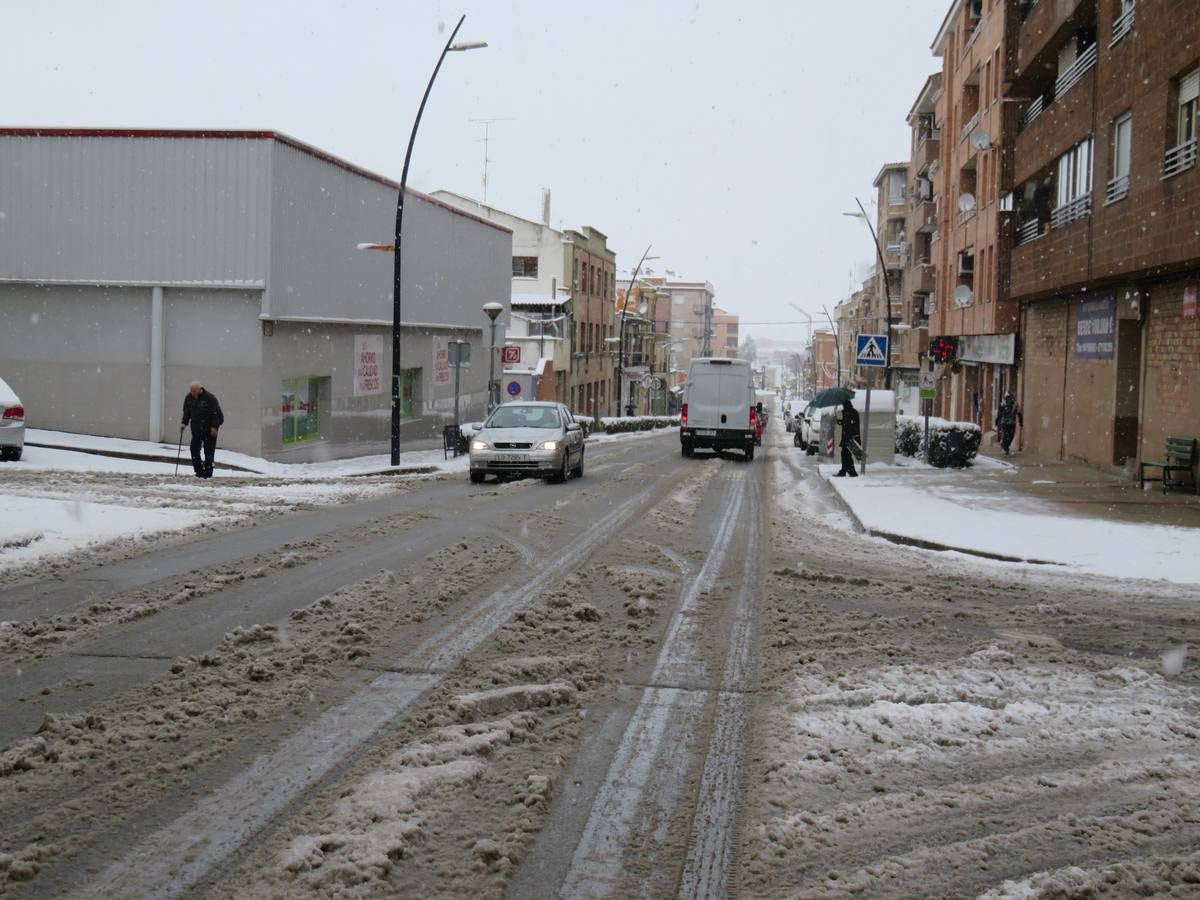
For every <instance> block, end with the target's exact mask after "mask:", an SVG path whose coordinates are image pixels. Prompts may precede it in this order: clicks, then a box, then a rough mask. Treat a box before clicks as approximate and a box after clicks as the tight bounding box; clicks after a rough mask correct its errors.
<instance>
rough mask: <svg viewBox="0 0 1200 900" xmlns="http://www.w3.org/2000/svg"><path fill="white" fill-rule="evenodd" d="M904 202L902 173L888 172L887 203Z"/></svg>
mask: <svg viewBox="0 0 1200 900" xmlns="http://www.w3.org/2000/svg"><path fill="white" fill-rule="evenodd" d="M903 202H904V173H903V172H889V173H888V203H891V204H896V203H903Z"/></svg>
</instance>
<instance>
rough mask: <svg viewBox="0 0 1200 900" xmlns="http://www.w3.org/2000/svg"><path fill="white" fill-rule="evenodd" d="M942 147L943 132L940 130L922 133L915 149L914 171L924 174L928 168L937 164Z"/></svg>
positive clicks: (935, 129)
mask: <svg viewBox="0 0 1200 900" xmlns="http://www.w3.org/2000/svg"><path fill="white" fill-rule="evenodd" d="M941 145H942V130H941V129H940V128H934V129H932V130H930V131H923V132H921V134H920V136H919V137H918V138H917V146H916V147H915V148H913V161H912V164H913V170H914V171H916V172H924V171H925V169H926V168H928V167H929V166H930V165H932V164H933V163H934V162H936V161H937V158H938V149H939V148H940V147H941Z"/></svg>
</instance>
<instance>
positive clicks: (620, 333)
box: [617, 244, 659, 416]
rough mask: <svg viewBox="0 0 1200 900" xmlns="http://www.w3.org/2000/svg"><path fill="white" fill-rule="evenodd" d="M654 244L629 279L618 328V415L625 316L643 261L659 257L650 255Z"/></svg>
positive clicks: (623, 355)
mask: <svg viewBox="0 0 1200 900" xmlns="http://www.w3.org/2000/svg"><path fill="white" fill-rule="evenodd" d="M653 246H654V245H653V244H647V245H646V252H645V253H643V254H642V258H641V259H639V260H638V264H637V267H636V268H635V269H634V270H633V275H632V277H630V279H629V290H628V291H626V292H625V302H624V303H623V304H622V305H621V324H620V326H619V327H618V329H617V415H618V416H620V415H623V413H622V411H621V410H622V406H621V393H622V390H621V375H622V373H623V372H624V369H625V317H626V315H627V314H628V306H629V295H630V294H631V293H633V288H634V285H636V284H637V277H638V273H639V272H641V271H642V263H644V262H645V261H646V260H648V259H658V258H659V257H657V256H651V255H650V248H651V247H653ZM638 296H639V297H640V296H641V291H638ZM632 396H633V388H632V386H630V397H631V398H632Z"/></svg>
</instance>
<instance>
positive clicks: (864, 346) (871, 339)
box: [854, 334, 888, 366]
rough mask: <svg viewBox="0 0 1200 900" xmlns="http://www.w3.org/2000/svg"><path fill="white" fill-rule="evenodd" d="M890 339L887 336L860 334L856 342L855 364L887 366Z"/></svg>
mask: <svg viewBox="0 0 1200 900" xmlns="http://www.w3.org/2000/svg"><path fill="white" fill-rule="evenodd" d="M887 358H888V339H887V335H886V334H860V335H858V337H857V338H856V340H855V350H854V364H855V365H858V366H886V365H887Z"/></svg>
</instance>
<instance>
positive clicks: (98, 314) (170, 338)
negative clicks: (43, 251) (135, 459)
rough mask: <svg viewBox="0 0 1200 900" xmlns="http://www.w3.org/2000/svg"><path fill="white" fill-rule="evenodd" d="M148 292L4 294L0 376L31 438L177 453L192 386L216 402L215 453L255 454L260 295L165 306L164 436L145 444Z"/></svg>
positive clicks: (184, 296) (208, 297)
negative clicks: (77, 436)
mask: <svg viewBox="0 0 1200 900" xmlns="http://www.w3.org/2000/svg"><path fill="white" fill-rule="evenodd" d="M151 304H152V292H151V289H150V288H143V287H136V288H130V287H125V288H118V287H107V288H105V287H99V288H98V287H82V286H73V285H19V284H8V285H0V372H2V373H3V376H4V379H5V380H6V381H8V382H9V383H10V384H11V385H12V386H13V388H14V390H16V391H17V393H18V394H19V395H20V397H21V399H22V401H23V402H24V404H25V406H26V408H27V409H28V410H29V419H28V424H29V425H30V427H33V428H46V429H51V430H55V431H70V432H79V433H85V434H103V435H109V436H112V437H124V438H131V439H134V440H146V439H147V438H148V437H154V438H156V439H159V440H166V441H168V442H170V443H174V442H175V440H176V439H177V437H178V434H179V420H180V416H181V413H182V408H183V397H184V394H185V393H186V392H187V386H188V383H189V382H190V381H192V380H193V379H199V380H201V381H203V382H204V383H205V384H206V385H208V386H209V387H210V388H211V389H212V391H213V393H214V394H216V395H217V397H218V398H219V399H220V401H221V406H222V408H223V410H224V411H225V415H226V417H227V420H228V425H227V427H226V428H225V429H223V431H222V435H221V446H225V447H230V448H232V449H237V450H241V451H244V452H247V453H257V452H258V450H259V443H258V428H257V421H258V400H257V377H256V374H255V373H256V371H257V366H258V354H259V349H258V348H259V345H258V340H259V338H258V331H259V324H258V307H259V297H258V292H257V291H223V290H211V291H199V290H190V289H168V290H166V291H164V296H163V360H162V364H163V368H162V377H163V391H162V395H161V406H160V409H159V423H160V427H159V429H158V431H157V433H156V434H154V435H151V434H150V423H151V419H152V411H151V408H150V402H151V373H152V369H151V359H150V354H151Z"/></svg>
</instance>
